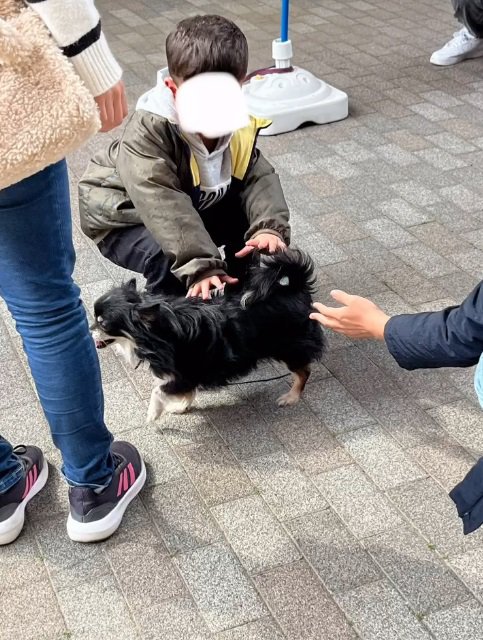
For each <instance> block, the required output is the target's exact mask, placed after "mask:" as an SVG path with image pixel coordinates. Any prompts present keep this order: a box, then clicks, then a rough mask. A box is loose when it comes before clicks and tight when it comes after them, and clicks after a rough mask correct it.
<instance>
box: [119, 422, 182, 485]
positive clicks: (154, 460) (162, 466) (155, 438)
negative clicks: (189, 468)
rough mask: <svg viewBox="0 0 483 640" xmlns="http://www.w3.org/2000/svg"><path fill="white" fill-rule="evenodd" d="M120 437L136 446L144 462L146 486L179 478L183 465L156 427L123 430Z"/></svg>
mask: <svg viewBox="0 0 483 640" xmlns="http://www.w3.org/2000/svg"><path fill="white" fill-rule="evenodd" d="M122 438H123V439H125V440H127V441H128V442H130V443H131V444H133V445H134V446H135V447H137V448H138V450H139V452H140V453H141V455H142V457H143V460H144V462H145V464H146V471H147V479H146V487H150V486H152V485H156V484H163V483H165V482H170V481H171V480H176V479H177V478H180V477H181V476H182V475H183V474H184V471H183V467H182V466H181V464H180V462H179V460H178V459H177V458H176V456H175V455H174V453H173V451H172V450H171V448H170V447H169V445H168V444H167V443H166V441H165V439H164V437H163V435H162V434H161V433H160V432H159V431H158V429H157V428H156V427H152V426H149V427H143V428H142V429H131V430H130V431H126V432H123V434H122Z"/></svg>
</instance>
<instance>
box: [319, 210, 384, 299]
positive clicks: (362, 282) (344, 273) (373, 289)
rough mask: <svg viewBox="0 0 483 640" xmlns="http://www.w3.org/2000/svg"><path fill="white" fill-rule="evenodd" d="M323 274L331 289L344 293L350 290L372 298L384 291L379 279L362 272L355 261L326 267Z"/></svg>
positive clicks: (346, 261)
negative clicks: (341, 290)
mask: <svg viewBox="0 0 483 640" xmlns="http://www.w3.org/2000/svg"><path fill="white" fill-rule="evenodd" d="M369 222H371V221H369ZM367 225H368V229H370V224H369V223H367ZM324 274H327V275H328V276H329V277H330V278H331V287H332V288H334V286H335V287H336V288H338V289H343V290H344V291H346V290H350V291H353V292H356V293H357V294H358V295H361V296H369V295H371V296H373V295H374V294H375V293H378V292H381V291H385V290H386V286H385V284H384V283H383V282H382V281H381V279H380V278H378V277H377V276H374V275H372V274H370V273H367V272H366V271H364V270H362V269H361V266H360V264H359V263H358V261H357V260H356V259H351V260H345V261H344V262H339V263H337V264H334V265H328V266H326V267H324Z"/></svg>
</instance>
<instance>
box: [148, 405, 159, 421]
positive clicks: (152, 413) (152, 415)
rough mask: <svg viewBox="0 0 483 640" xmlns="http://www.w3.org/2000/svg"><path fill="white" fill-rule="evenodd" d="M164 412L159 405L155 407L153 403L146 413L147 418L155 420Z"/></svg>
mask: <svg viewBox="0 0 483 640" xmlns="http://www.w3.org/2000/svg"><path fill="white" fill-rule="evenodd" d="M162 413H163V410H162V409H161V410H160V409H159V408H158V407H157V406H156V407H153V406H151V404H150V405H149V407H148V412H147V414H146V420H147V421H148V422H154V421H155V420H157V419H158V418H159V416H160V415H161V414H162Z"/></svg>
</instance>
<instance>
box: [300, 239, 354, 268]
mask: <svg viewBox="0 0 483 640" xmlns="http://www.w3.org/2000/svg"><path fill="white" fill-rule="evenodd" d="M299 244H300V246H301V247H302V248H303V249H304V250H305V251H308V252H309V253H310V254H311V255H312V258H313V259H314V261H315V263H316V264H317V265H318V266H321V267H323V266H324V265H327V264H334V263H335V262H342V261H343V260H346V259H347V257H348V255H347V253H345V251H344V250H343V249H342V248H341V247H340V246H339V245H336V244H334V243H333V242H331V241H330V240H329V239H328V238H326V237H325V235H324V234H323V233H321V232H317V233H314V234H312V235H311V236H309V237H305V238H300V240H299Z"/></svg>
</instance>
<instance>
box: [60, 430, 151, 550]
mask: <svg viewBox="0 0 483 640" xmlns="http://www.w3.org/2000/svg"><path fill="white" fill-rule="evenodd" d="M111 452H112V455H113V457H114V460H115V462H116V469H115V471H114V475H113V476H112V480H111V482H110V484H109V486H107V487H106V488H105V489H103V490H102V491H101V492H100V493H96V492H95V491H94V490H92V489H88V488H86V487H70V488H69V502H70V515H69V518H68V520H67V533H68V535H69V538H70V539H71V540H74V541H75V542H96V541H99V540H105V539H106V538H109V536H112V534H113V533H114V532H115V531H116V529H117V528H118V527H119V525H120V524H121V520H122V517H123V515H124V512H125V511H126V509H127V507H128V505H129V503H130V502H131V501H132V500H133V499H134V498H135V497H136V496H137V494H138V493H139V492H140V491H141V489H142V488H143V486H144V483H145V482H146V467H145V466H144V462H143V460H142V458H141V456H140V455H139V453H138V450H137V449H136V447H134V446H133V445H132V444H129V442H122V441H117V442H113V443H112V445H111Z"/></svg>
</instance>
